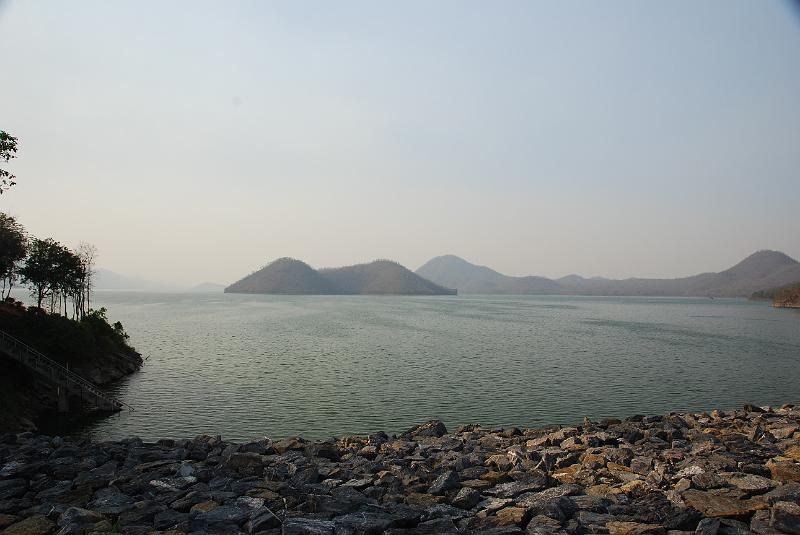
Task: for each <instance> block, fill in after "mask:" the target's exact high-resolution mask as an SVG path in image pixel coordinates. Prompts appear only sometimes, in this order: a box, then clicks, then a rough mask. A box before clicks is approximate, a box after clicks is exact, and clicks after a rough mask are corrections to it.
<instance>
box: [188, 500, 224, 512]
mask: <svg viewBox="0 0 800 535" xmlns="http://www.w3.org/2000/svg"><path fill="white" fill-rule="evenodd" d="M217 507H219V504H218V503H217V502H215V501H214V500H206V501H204V502H199V503H196V504H194V505H193V506H192V507H191V508H190V509H189V512H190V513H195V514H200V513H207V512H209V511H212V510H214V509H216V508H217Z"/></svg>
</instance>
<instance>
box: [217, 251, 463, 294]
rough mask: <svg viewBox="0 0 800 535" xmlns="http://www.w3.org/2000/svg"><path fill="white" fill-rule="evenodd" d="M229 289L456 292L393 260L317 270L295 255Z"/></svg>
mask: <svg viewBox="0 0 800 535" xmlns="http://www.w3.org/2000/svg"><path fill="white" fill-rule="evenodd" d="M225 292H226V293H255V294H297V295H354V294H371V295H453V294H455V293H456V292H455V291H454V290H451V289H449V288H444V287H442V286H439V285H437V284H434V283H433V282H431V281H429V280H426V279H424V278H422V277H420V276H419V275H417V274H415V273H414V272H412V271H410V270H409V269H407V268H405V267H403V266H401V265H400V264H398V263H397V262H393V261H391V260H375V261H374V262H370V263H368V264H358V265H354V266H346V267H340V268H326V269H321V270H315V269H314V268H312V267H311V266H309V265H308V264H306V263H305V262H302V261H300V260H295V259H293V258H279V259H278V260H275V261H274V262H271V263H270V264H267V265H266V266H264V267H263V268H261V269H259V270H258V271H256V272H254V273H251V274H250V275H247V276H246V277H244V278H243V279H241V280H239V281H237V282H235V283H233V284H231V285H230V286H228V287H227V288H225Z"/></svg>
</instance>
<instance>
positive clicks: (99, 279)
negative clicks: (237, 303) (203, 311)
mask: <svg viewBox="0 0 800 535" xmlns="http://www.w3.org/2000/svg"><path fill="white" fill-rule="evenodd" d="M93 282H94V289H95V290H127V291H138V292H222V290H223V289H224V288H225V286H224V285H222V284H217V283H215V282H203V283H200V284H196V285H194V286H182V285H178V284H167V283H163V282H157V281H152V280H148V279H143V278H140V277H130V276H128V275H122V274H120V273H117V272H116V271H111V270H110V269H105V268H98V269H96V270H95V275H94V281H93Z"/></svg>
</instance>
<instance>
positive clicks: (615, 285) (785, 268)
mask: <svg viewBox="0 0 800 535" xmlns="http://www.w3.org/2000/svg"><path fill="white" fill-rule="evenodd" d="M416 273H417V274H418V275H421V276H423V277H426V278H428V279H430V280H432V281H434V282H436V283H437V284H442V285H445V286H449V287H451V288H457V289H458V291H459V292H461V293H462V294H463V293H475V294H536V295H548V294H550V295H555V294H561V295H653V296H688V297H708V296H710V297H748V296H750V295H751V294H752V293H753V292H755V291H758V290H761V289H764V288H773V287H776V286H781V285H784V284H787V283H789V282H794V281H796V280H800V263H798V262H797V261H796V260H794V259H793V258H790V257H789V256H787V255H785V254H783V253H781V252H779V251H758V252H756V253H753V254H752V255H750V256H748V257H747V258H745V259H744V260H742V261H741V262H739V263H738V264H736V265H735V266H733V267H731V268H728V269H726V270H724V271H720V272H718V273H701V274H699V275H693V276H691V277H682V278H676V279H642V278H631V279H624V280H614V279H605V278H601V277H593V278H588V279H587V278H584V277H580V276H578V275H568V276H566V277H563V278H561V279H558V280H551V279H547V278H544V277H510V276H507V275H503V274H501V273H498V272H497V271H494V270H492V269H490V268H488V267H485V266H477V265H474V264H471V263H469V262H467V261H466V260H463V259H461V258H459V257H457V256H453V255H447V256H440V257H436V258H433V259H431V260H430V261H428V262H427V263H425V264H424V265H423V266H421V267H420V268H419V269H417V271H416Z"/></svg>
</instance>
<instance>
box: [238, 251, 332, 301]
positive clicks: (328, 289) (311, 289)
mask: <svg viewBox="0 0 800 535" xmlns="http://www.w3.org/2000/svg"><path fill="white" fill-rule="evenodd" d="M225 293H238V294H338V293H342V291H341V290H340V289H339V288H338V287H337V286H336V285H335V284H334V283H333V282H331V281H330V280H328V279H326V278H325V277H323V276H322V274H321V273H320V272H319V271H316V270H315V269H314V268H312V267H311V266H309V265H308V264H306V263H305V262H301V261H300V260H295V259H294V258H279V259H278V260H275V261H274V262H272V263H270V264H267V265H266V266H264V267H263V268H261V269H259V270H258V271H256V272H255V273H251V274H250V275H248V276H246V277H245V278H243V279H241V280H239V281H237V282H234V283H233V284H231V285H230V286H228V287H227V288H225Z"/></svg>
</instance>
